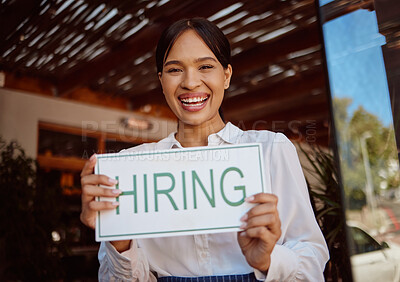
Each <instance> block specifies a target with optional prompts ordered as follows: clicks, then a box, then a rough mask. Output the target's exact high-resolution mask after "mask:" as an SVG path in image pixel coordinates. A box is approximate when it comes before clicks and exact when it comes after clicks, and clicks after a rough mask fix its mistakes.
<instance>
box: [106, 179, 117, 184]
mask: <svg viewBox="0 0 400 282" xmlns="http://www.w3.org/2000/svg"><path fill="white" fill-rule="evenodd" d="M108 182H110V183H111V184H117V183H118V181H117V180H115V179H113V178H109V179H108Z"/></svg>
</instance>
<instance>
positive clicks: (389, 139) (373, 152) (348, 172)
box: [333, 97, 399, 209]
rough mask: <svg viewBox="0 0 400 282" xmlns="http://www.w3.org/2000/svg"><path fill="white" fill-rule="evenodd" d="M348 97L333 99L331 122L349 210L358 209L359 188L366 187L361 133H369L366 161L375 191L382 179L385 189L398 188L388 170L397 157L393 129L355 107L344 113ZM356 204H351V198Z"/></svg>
mask: <svg viewBox="0 0 400 282" xmlns="http://www.w3.org/2000/svg"><path fill="white" fill-rule="evenodd" d="M351 103H352V100H351V99H349V98H337V97H336V98H334V100H333V107H334V109H335V111H334V114H335V125H336V130H337V135H338V140H339V154H340V159H341V164H340V165H341V171H342V181H343V186H344V190H345V192H346V196H347V197H348V198H349V199H351V200H350V201H349V203H348V208H350V209H353V208H355V209H360V208H361V207H362V205H361V203H362V201H364V202H365V198H364V199H361V198H360V197H365V195H363V193H362V190H364V189H365V186H366V173H365V167H364V163H363V155H362V152H361V145H360V139H361V137H362V136H363V134H365V133H368V134H370V136H371V137H370V138H367V139H365V142H366V147H367V152H368V156H367V157H368V161H369V164H370V168H371V174H372V181H373V186H374V190H375V193H379V192H380V184H381V182H382V181H385V182H386V183H387V189H392V188H397V187H399V173H398V171H397V172H396V170H390V169H388V167H389V164H390V163H391V162H393V161H396V162H397V161H398V160H397V149H396V144H395V138H394V130H393V128H391V127H386V126H384V125H383V123H382V122H381V121H380V120H379V118H378V117H377V116H375V115H373V114H371V113H369V112H367V111H366V110H365V109H364V108H363V107H362V106H359V108H358V109H357V110H355V111H354V113H353V114H352V115H349V114H348V107H349V106H350V105H351ZM353 200H354V201H355V202H357V203H358V204H355V205H353V204H352V201H353Z"/></svg>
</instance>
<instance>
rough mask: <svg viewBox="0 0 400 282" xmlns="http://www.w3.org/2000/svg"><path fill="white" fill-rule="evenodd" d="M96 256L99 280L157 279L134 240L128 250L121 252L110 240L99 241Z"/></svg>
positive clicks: (151, 280) (150, 280) (150, 281)
mask: <svg viewBox="0 0 400 282" xmlns="http://www.w3.org/2000/svg"><path fill="white" fill-rule="evenodd" d="M98 258H99V262H100V268H99V281H140V282H142V281H146V282H147V281H149V282H155V281H157V279H156V278H155V276H154V275H153V273H152V272H151V271H150V269H149V263H148V261H147V258H146V257H145V255H144V254H143V252H142V250H141V249H140V248H138V247H137V244H136V241H135V240H132V242H131V246H130V248H129V250H127V251H125V252H122V253H119V252H118V251H117V250H116V249H115V248H114V246H113V245H112V244H111V243H110V242H101V244H100V249H99V254H98Z"/></svg>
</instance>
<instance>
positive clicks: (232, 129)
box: [159, 122, 243, 149]
mask: <svg viewBox="0 0 400 282" xmlns="http://www.w3.org/2000/svg"><path fill="white" fill-rule="evenodd" d="M175 134H176V131H175V132H172V133H171V134H169V135H168V137H167V138H165V139H163V140H161V141H160V142H159V143H165V144H168V149H174V148H183V147H182V145H181V144H180V143H179V141H178V140H176V138H175ZM242 134H243V130H241V129H240V128H238V127H237V126H235V125H233V124H232V123H230V122H228V123H227V124H226V125H225V127H224V128H222V129H221V130H220V131H218V132H217V133H213V134H211V135H210V136H208V140H210V137H211V136H216V137H217V138H220V139H221V140H222V141H224V142H225V143H228V144H237V143H238V140H239V138H240V136H242Z"/></svg>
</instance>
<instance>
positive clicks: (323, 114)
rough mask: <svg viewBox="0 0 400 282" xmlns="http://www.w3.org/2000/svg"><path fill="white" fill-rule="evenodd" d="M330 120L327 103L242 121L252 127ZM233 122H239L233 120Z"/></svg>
mask: <svg viewBox="0 0 400 282" xmlns="http://www.w3.org/2000/svg"><path fill="white" fill-rule="evenodd" d="M329 119H330V109H329V105H328V103H319V104H315V105H311V106H309V107H302V108H297V109H296V110H295V111H294V110H293V109H290V110H286V111H282V112H279V113H274V114H268V113H267V114H266V115H264V116H263V117H260V118H257V119H252V120H247V121H242V122H245V123H246V124H248V125H252V126H254V125H255V124H263V123H266V124H268V123H270V124H278V123H281V124H285V123H288V124H296V123H301V122H315V121H317V120H329ZM233 121H235V122H240V120H239V121H236V120H233Z"/></svg>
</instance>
